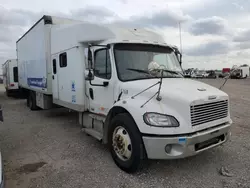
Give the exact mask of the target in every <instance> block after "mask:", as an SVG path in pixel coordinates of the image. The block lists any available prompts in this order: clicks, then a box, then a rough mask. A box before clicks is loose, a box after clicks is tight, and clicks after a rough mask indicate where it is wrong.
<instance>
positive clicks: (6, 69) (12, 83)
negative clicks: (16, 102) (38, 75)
mask: <svg viewBox="0 0 250 188" xmlns="http://www.w3.org/2000/svg"><path fill="white" fill-rule="evenodd" d="M2 69H3V84H4V87H5V90H6V95H7V96H10V95H12V94H17V93H18V91H19V88H18V68H17V60H16V59H9V60H7V61H6V62H5V63H4V64H3V65H2Z"/></svg>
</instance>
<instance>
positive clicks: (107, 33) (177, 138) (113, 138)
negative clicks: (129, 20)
mask: <svg viewBox="0 0 250 188" xmlns="http://www.w3.org/2000/svg"><path fill="white" fill-rule="evenodd" d="M59 20H60V21H59ZM37 38H39V39H40V40H37ZM177 56H178V58H177ZM17 57H18V68H19V84H20V87H22V88H23V89H24V90H25V92H26V93H27V99H28V100H27V101H28V106H29V107H30V109H31V110H35V109H37V108H38V107H39V108H41V109H49V108H52V107H53V106H54V105H57V106H62V107H66V108H69V109H72V110H75V111H77V112H79V123H80V124H81V126H82V128H83V130H84V131H85V132H86V133H87V134H89V135H91V136H93V137H94V138H96V139H97V140H100V141H102V143H103V144H107V145H108V147H109V150H110V153H111V155H112V158H113V160H114V162H115V163H116V164H117V166H119V167H120V168H121V169H122V170H124V171H126V172H135V171H136V170H138V168H139V167H140V164H141V162H142V159H144V158H146V159H176V158H184V157H187V156H192V155H196V154H198V153H200V152H202V151H204V150H206V149H210V148H213V147H216V146H218V145H221V144H223V143H225V142H226V141H227V140H228V138H229V132H230V126H231V123H232V120H231V118H230V113H229V106H228V101H229V98H228V95H227V94H226V93H224V92H222V91H221V90H219V89H217V88H214V87H212V86H209V85H207V84H204V83H201V82H198V81H194V80H191V79H184V78H183V71H182V67H181V55H180V54H179V52H178V50H177V49H176V48H175V47H173V46H171V45H168V44H167V43H166V42H165V41H164V39H163V37H162V36H160V35H158V34H157V33H154V32H151V31H148V30H146V29H129V28H118V27H115V26H112V25H97V24H91V23H72V22H68V24H65V21H63V19H58V18H54V17H51V16H44V17H43V18H42V19H41V20H40V21H39V22H37V24H36V25H35V26H34V27H32V29H30V30H29V31H28V33H26V34H25V35H24V36H23V37H21V39H19V40H18V41H17ZM29 61H30V62H29Z"/></svg>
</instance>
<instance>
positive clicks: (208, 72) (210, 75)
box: [206, 70, 217, 78]
mask: <svg viewBox="0 0 250 188" xmlns="http://www.w3.org/2000/svg"><path fill="white" fill-rule="evenodd" d="M206 73H207V76H206V77H207V78H217V75H216V72H215V71H214V70H209V71H206Z"/></svg>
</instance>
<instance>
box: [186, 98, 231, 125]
mask: <svg viewBox="0 0 250 188" xmlns="http://www.w3.org/2000/svg"><path fill="white" fill-rule="evenodd" d="M190 112H191V123H192V126H196V125H200V124H203V123H208V122H211V121H215V120H219V119H222V118H226V117H227V115H228V100H223V101H217V102H212V103H206V104H199V105H193V106H190Z"/></svg>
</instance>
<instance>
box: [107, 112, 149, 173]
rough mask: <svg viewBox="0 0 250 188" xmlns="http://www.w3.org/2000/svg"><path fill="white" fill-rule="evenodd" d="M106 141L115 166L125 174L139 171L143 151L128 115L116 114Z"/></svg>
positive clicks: (138, 135) (138, 133)
mask: <svg viewBox="0 0 250 188" xmlns="http://www.w3.org/2000/svg"><path fill="white" fill-rule="evenodd" d="M108 139H109V149H110V152H111V156H112V158H113V160H114V162H115V164H116V165H117V166H118V167H119V168H121V169H122V170H123V171H125V172H127V173H133V172H136V171H137V170H139V168H140V167H141V165H142V159H143V158H144V154H145V150H144V146H143V142H142V138H141V135H140V132H139V130H138V128H137V125H136V124H135V122H134V120H133V119H132V117H130V115H129V114H127V113H123V114H118V115H117V116H115V117H114V118H113V119H112V121H111V125H110V128H109V134H108Z"/></svg>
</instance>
